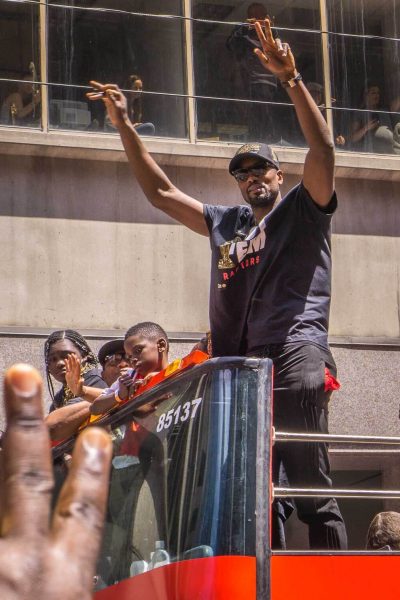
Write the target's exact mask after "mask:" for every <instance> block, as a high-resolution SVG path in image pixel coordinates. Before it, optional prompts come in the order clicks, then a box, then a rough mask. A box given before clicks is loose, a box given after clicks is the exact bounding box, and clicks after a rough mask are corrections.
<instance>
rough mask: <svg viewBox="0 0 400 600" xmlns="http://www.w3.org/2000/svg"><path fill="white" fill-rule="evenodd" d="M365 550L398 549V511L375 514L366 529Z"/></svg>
mask: <svg viewBox="0 0 400 600" xmlns="http://www.w3.org/2000/svg"><path fill="white" fill-rule="evenodd" d="M366 550H397V551H398V550H400V513H398V512H394V511H387V512H380V513H378V514H377V515H375V517H374V518H373V519H372V521H371V523H370V526H369V529H368V533H367V544H366Z"/></svg>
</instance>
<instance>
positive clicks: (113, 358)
mask: <svg viewBox="0 0 400 600" xmlns="http://www.w3.org/2000/svg"><path fill="white" fill-rule="evenodd" d="M122 361H125V362H127V363H130V358H129V357H128V355H127V354H123V353H122V352H116V353H115V354H107V356H106V357H105V359H104V364H106V363H108V364H111V365H118V364H119V363H120V362H122Z"/></svg>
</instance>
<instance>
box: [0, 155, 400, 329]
mask: <svg viewBox="0 0 400 600" xmlns="http://www.w3.org/2000/svg"><path fill="white" fill-rule="evenodd" d="M283 168H284V166H283ZM166 171H167V173H168V175H169V176H170V178H171V179H172V180H173V181H174V182H175V183H176V184H177V185H178V186H179V187H181V188H182V189H183V190H184V191H186V192H187V193H189V194H191V195H193V196H194V197H197V198H199V199H200V200H201V201H203V202H205V201H208V202H211V203H222V204H235V203H238V202H240V196H239V193H238V190H237V189H236V186H235V183H234V181H233V180H232V178H231V177H230V176H229V175H228V174H227V173H226V171H225V170H222V169H205V168H190V167H171V166H169V167H166ZM0 177H1V182H2V194H1V203H0V237H1V240H2V246H3V251H2V261H1V264H0V281H1V288H2V291H3V294H2V302H1V305H0V326H4V325H7V326H26V327H49V328H54V327H60V326H62V327H63V326H71V327H75V328H91V329H114V328H116V329H124V328H125V327H126V326H127V325H129V324H130V323H132V322H134V321H137V320H141V319H154V320H157V321H159V322H161V323H162V324H163V325H164V326H165V327H166V329H167V330H169V331H203V330H205V329H206V328H207V321H208V318H207V314H208V306H207V304H208V280H209V250H208V241H207V239H206V238H202V237H201V236H198V235H196V234H194V233H192V232H190V231H188V230H186V229H184V228H183V227H181V226H179V225H177V224H175V223H174V222H173V221H172V220H170V219H169V218H168V217H166V216H165V215H163V214H162V213H161V212H159V211H157V210H155V209H153V207H151V206H150V205H149V203H148V202H147V201H146V200H145V199H144V197H143V194H142V192H141V191H140V189H139V188H138V186H137V184H136V182H135V181H134V179H133V177H132V176H131V174H130V172H129V168H128V165H127V164H126V163H125V162H107V161H93V160H90V161H83V160H79V161H78V160H71V159H60V158H47V157H40V156H13V155H3V156H1V162H0ZM297 181H298V176H294V175H289V176H288V177H287V178H286V181H285V187H284V189H288V188H289V187H291V186H292V185H294V184H295V183H296V182H297ZM337 187H338V192H339V198H340V208H339V210H338V212H337V215H336V216H335V219H334V223H333V231H334V236H333V252H334V274H333V275H334V294H333V305H332V322H331V335H333V336H335V335H336V336H361V337H363V336H364V337H365V336H370V337H391V338H398V337H400V326H399V313H400V308H399V297H400V276H399V264H400V261H399V258H400V242H399V239H400V211H399V210H398V206H397V204H398V199H397V197H398V193H399V191H400V183H398V182H391V181H374V180H361V179H359V180H357V181H355V180H349V179H339V180H338V185H337Z"/></svg>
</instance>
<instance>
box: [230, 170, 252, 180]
mask: <svg viewBox="0 0 400 600" xmlns="http://www.w3.org/2000/svg"><path fill="white" fill-rule="evenodd" d="M233 176H234V178H235V179H236V181H246V179H247V178H248V176H249V172H248V171H247V169H246V170H243V171H236V173H234V174H233Z"/></svg>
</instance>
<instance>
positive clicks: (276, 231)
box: [89, 19, 347, 549]
mask: <svg viewBox="0 0 400 600" xmlns="http://www.w3.org/2000/svg"><path fill="white" fill-rule="evenodd" d="M255 27H256V30H257V34H258V36H259V39H260V42H261V47H262V50H260V49H255V50H254V52H255V53H256V54H257V56H258V58H259V60H260V61H261V64H262V65H263V66H264V67H265V69H266V70H267V71H269V72H270V73H272V74H273V75H274V76H275V77H277V79H279V80H280V82H281V84H282V85H283V86H284V87H285V88H286V89H287V92H288V94H289V97H290V100H291V102H292V103H293V104H294V107H295V110H296V114H297V118H298V121H299V124H300V127H301V129H302V131H303V134H304V137H305V139H306V140H307V143H308V146H309V150H308V152H307V156H306V159H305V164H304V172H303V179H302V181H301V183H299V184H298V185H297V186H296V187H295V188H293V189H292V190H291V191H290V192H288V194H286V196H284V197H282V195H281V191H280V186H281V184H282V182H283V173H282V171H281V170H280V166H279V162H278V159H277V157H276V155H275V153H274V152H273V150H272V149H271V148H270V147H269V146H267V145H265V144H258V143H254V144H246V145H245V146H243V147H242V148H240V149H239V150H238V152H237V153H236V154H235V156H234V157H233V158H232V160H231V162H230V165H229V172H230V174H231V175H232V176H233V177H234V178H235V179H236V181H237V184H238V186H239V189H240V191H241V194H242V196H243V198H244V200H245V202H246V205H245V206H236V207H223V206H213V205H209V204H205V205H203V204H202V203H201V202H199V201H198V200H196V199H194V198H191V197H190V196H188V195H187V194H185V193H184V192H183V191H181V190H179V189H178V188H177V187H175V186H174V185H173V183H171V181H170V180H169V179H168V177H167V176H166V174H165V173H164V172H163V171H162V169H161V168H160V167H159V166H158V165H157V164H156V163H155V161H154V160H153V159H152V157H151V156H150V154H149V153H148V151H147V150H146V148H145V147H144V145H143V143H142V142H141V140H140V138H139V136H138V135H137V133H136V131H135V129H134V127H133V126H132V124H131V123H130V121H129V119H128V115H127V104H126V99H125V98H124V96H123V94H122V93H121V92H120V90H119V89H118V87H117V86H115V85H111V84H107V85H102V84H99V83H97V82H92V85H93V88H94V90H95V91H94V92H92V93H91V94H89V98H91V99H93V100H96V99H100V98H101V99H103V101H104V103H105V105H106V107H107V110H108V114H109V116H110V119H111V120H112V122H113V124H114V125H115V126H116V127H117V129H118V131H119V133H120V136H121V139H122V142H123V145H124V147H125V151H126V153H127V156H128V159H129V162H130V164H131V167H132V169H133V172H134V174H135V177H136V178H137V180H138V182H139V184H140V185H141V187H142V189H143V192H144V193H145V195H146V196H147V198H148V200H149V201H150V202H151V204H153V206H156V207H157V208H160V209H161V210H163V211H164V212H165V213H167V214H168V215H169V216H170V217H172V218H174V219H176V220H177V221H179V222H181V223H182V224H183V225H186V226H187V227H189V228H190V229H192V230H193V231H195V232H196V233H199V234H201V235H205V236H208V237H209V238H210V243H211V250H212V265H211V291H210V324H211V338H212V348H213V355H214V356H226V355H248V356H259V357H260V356H263V357H269V358H271V359H272V361H273V363H274V425H275V427H276V428H277V429H279V430H281V431H306V432H317V433H327V431H328V424H327V404H328V400H329V394H330V392H329V385H328V384H327V382H329V381H332V377H331V375H333V376H334V375H335V373H336V369H335V363H334V361H333V358H332V355H331V353H330V350H329V347H328V341H327V336H328V319H329V305H330V292H331V290H330V278H331V254H330V222H331V217H332V214H333V212H334V211H335V209H336V204H337V201H336V195H335V193H334V145H333V141H332V137H331V134H330V132H329V129H328V127H327V124H326V122H325V120H324V118H323V117H322V115H321V112H320V111H319V109H318V107H317V106H316V104H315V102H314V101H313V99H312V97H311V95H310V94H309V92H308V91H307V88H306V86H305V85H304V84H303V82H302V80H301V75H300V74H299V73H298V71H297V69H296V65H295V60H294V57H293V55H292V52H291V50H290V48H289V46H288V45H287V44H285V43H282V42H281V41H280V40H279V39H274V38H273V35H272V32H271V26H270V22H269V21H268V19H267V20H266V21H265V23H263V27H262V26H261V24H260V23H259V22H257V23H256V24H255ZM264 134H265V132H261V131H260V138H261V139H265V135H264ZM327 375H328V377H327ZM273 470H274V474H273V476H274V481H275V483H276V482H278V481H279V480H280V481H281V482H282V481H284V480H285V478H286V477H287V480H288V482H289V484H290V485H291V486H292V487H312V488H327V487H330V486H331V480H330V478H329V458H328V450H327V447H326V445H325V444H317V443H296V444H282V443H277V444H275V446H274V464H273ZM295 504H296V508H297V513H298V516H299V518H300V519H301V520H302V521H303V522H304V523H306V524H307V525H308V528H309V540H310V547H312V548H336V549H345V548H346V545H347V538H346V530H345V526H344V523H343V519H342V516H341V514H340V511H339V508H338V505H337V503H336V500H335V499H333V498H315V499H310V498H297V499H296V501H295ZM286 508H287V506H286V505H285V504H283V503H280V502H278V503H275V505H274V511H273V517H274V526H273V546H274V547H284V545H285V538H284V530H283V524H284V521H285V518H286V516H287V514H288V511H287V510H285V509H286Z"/></svg>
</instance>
